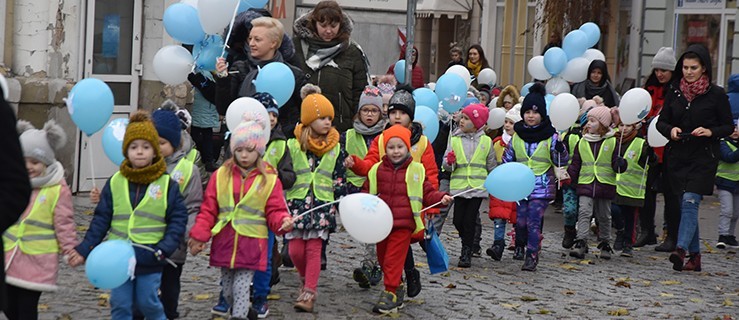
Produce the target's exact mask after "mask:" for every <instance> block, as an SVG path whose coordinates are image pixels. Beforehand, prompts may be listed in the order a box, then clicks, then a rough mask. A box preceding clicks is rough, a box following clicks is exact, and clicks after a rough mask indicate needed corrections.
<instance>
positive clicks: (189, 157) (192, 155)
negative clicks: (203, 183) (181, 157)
mask: <svg viewBox="0 0 739 320" xmlns="http://www.w3.org/2000/svg"><path fill="white" fill-rule="evenodd" d="M197 158H198V149H195V148H192V150H190V152H188V153H187V155H186V156H185V159H187V160H190V161H191V162H192V163H195V159H197Z"/></svg>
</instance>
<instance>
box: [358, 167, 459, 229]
mask: <svg viewBox="0 0 739 320" xmlns="http://www.w3.org/2000/svg"><path fill="white" fill-rule="evenodd" d="M411 162H413V159H412V158H410V157H409V158H408V159H407V160H406V161H405V162H404V163H403V164H402V165H400V166H399V167H398V168H395V165H393V164H392V162H390V159H388V157H387V156H385V157H383V158H382V163H381V164H380V167H379V168H377V193H378V194H379V197H380V199H382V200H383V201H385V203H387V205H388V206H389V207H390V210H392V212H393V229H408V230H411V231H413V230H415V229H416V223H415V222H414V221H413V210H411V202H410V200H409V199H408V191H407V190H408V187H407V185H406V183H405V172H406V170H407V169H408V166H409V165H410V163H411ZM437 189H438V188H436V187H434V186H433V185H432V184H431V182H430V181H429V180H428V179H426V180H425V181H424V182H423V206H424V207H427V206H430V205H432V204H435V203H437V202H439V201H441V198H443V197H444V195H446V194H447V193H445V192H441V191H438V190H437ZM362 192H369V179H367V181H365V182H364V185H363V186H362Z"/></svg>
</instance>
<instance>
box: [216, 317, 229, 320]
mask: <svg viewBox="0 0 739 320" xmlns="http://www.w3.org/2000/svg"><path fill="white" fill-rule="evenodd" d="M213 320H226V318H223V317H215V318H213Z"/></svg>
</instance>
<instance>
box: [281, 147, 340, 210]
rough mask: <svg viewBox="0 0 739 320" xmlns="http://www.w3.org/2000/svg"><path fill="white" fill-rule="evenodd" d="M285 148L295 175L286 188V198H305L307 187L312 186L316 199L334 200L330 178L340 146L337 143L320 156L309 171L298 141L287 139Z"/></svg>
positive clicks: (305, 157) (332, 183) (305, 156)
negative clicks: (290, 158) (288, 188)
mask: <svg viewBox="0 0 739 320" xmlns="http://www.w3.org/2000/svg"><path fill="white" fill-rule="evenodd" d="M287 148H288V149H289V150H290V156H291V157H292V159H293V170H295V174H296V175H297V177H296V179H295V184H294V185H293V187H292V188H290V190H287V197H286V198H287V199H288V200H292V199H305V197H306V196H308V188H311V187H313V194H314V195H315V197H316V199H318V200H321V201H324V202H331V201H334V182H333V179H332V176H333V172H334V167H335V166H336V160H337V159H338V158H339V152H341V146H340V145H339V144H338V143H337V144H336V146H335V147H334V148H333V149H331V151H329V152H326V153H325V154H324V155H323V156H322V157H321V163H320V164H319V165H318V166H317V167H316V168H315V169H314V170H313V171H311V169H310V165H309V164H308V156H307V155H306V154H305V152H303V151H302V150H300V143H299V142H298V140H297V139H295V138H293V139H290V140H288V141H287Z"/></svg>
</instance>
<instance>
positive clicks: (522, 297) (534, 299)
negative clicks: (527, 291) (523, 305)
mask: <svg viewBox="0 0 739 320" xmlns="http://www.w3.org/2000/svg"><path fill="white" fill-rule="evenodd" d="M537 300H539V299H538V298H536V297H532V296H521V301H537Z"/></svg>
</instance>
